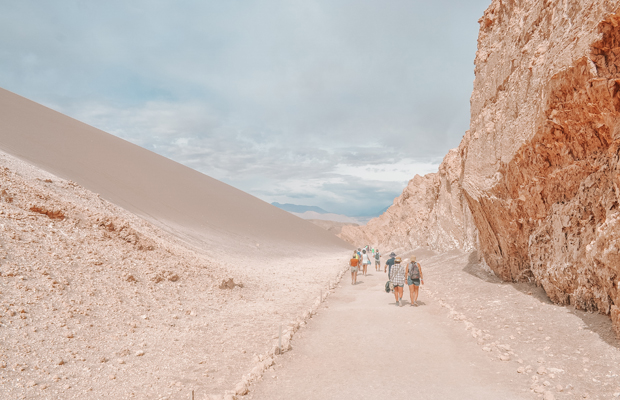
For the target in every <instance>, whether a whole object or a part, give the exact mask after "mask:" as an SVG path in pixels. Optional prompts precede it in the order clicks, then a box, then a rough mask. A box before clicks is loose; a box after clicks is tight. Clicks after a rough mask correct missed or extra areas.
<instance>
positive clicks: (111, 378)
mask: <svg viewBox="0 0 620 400" xmlns="http://www.w3.org/2000/svg"><path fill="white" fill-rule="evenodd" d="M108 378H110V380H111V381H113V380H114V379H116V376H114V375H110V376H109V377H108Z"/></svg>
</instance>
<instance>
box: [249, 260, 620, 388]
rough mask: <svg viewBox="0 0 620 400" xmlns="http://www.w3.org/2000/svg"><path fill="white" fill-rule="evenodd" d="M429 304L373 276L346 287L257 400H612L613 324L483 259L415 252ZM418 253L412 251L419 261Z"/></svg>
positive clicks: (615, 376)
mask: <svg viewBox="0 0 620 400" xmlns="http://www.w3.org/2000/svg"><path fill="white" fill-rule="evenodd" d="M413 253H414V254H416V255H417V256H418V260H421V261H420V263H421V265H422V266H423V272H424V277H425V285H424V286H422V289H421V291H420V298H419V300H418V302H419V304H420V305H419V306H418V307H412V306H411V305H410V302H409V293H408V290H407V289H405V293H404V296H403V300H405V301H404V303H405V304H404V305H403V306H402V307H396V306H395V301H394V296H393V295H392V294H387V293H385V291H384V290H383V289H384V284H385V282H386V279H387V278H386V274H385V273H384V272H383V271H381V272H375V270H374V267H373V268H371V271H369V273H368V275H367V276H361V277H359V278H358V284H357V285H355V286H353V285H351V282H350V279H347V278H348V277H345V278H344V279H343V280H342V281H341V283H340V285H339V286H338V288H336V289H335V290H334V291H332V292H331V293H330V295H329V297H327V299H326V301H325V302H323V303H322V305H321V307H320V308H319V311H318V313H317V315H316V316H314V317H312V318H311V319H310V322H308V324H307V325H306V326H305V327H304V328H303V329H302V330H300V332H299V333H297V335H296V336H295V337H294V339H293V341H292V345H293V350H292V351H290V352H288V353H286V354H285V355H284V356H282V357H279V358H276V359H275V364H274V365H273V366H272V367H271V368H270V369H269V370H268V371H267V373H266V374H265V375H264V377H263V380H262V381H260V382H258V383H256V384H255V385H254V386H253V387H252V391H251V393H250V395H249V397H250V398H253V399H290V398H304V399H326V398H330V399H346V398H351V397H355V398H360V399H380V398H421V399H539V398H542V399H545V400H549V399H611V398H618V397H620V380H619V375H620V366H619V364H618V361H619V360H620V351H619V347H620V346H619V344H618V341H617V340H616V339H615V335H614V332H613V330H612V328H611V322H610V321H609V318H607V317H605V316H603V315H600V314H593V313H588V312H583V311H579V310H575V309H574V308H573V307H567V306H564V307H563V306H558V305H554V304H552V303H551V302H550V301H549V299H548V298H547V296H546V295H545V294H544V292H543V291H542V289H540V288H537V287H536V286H535V285H530V284H512V283H505V282H502V281H500V280H499V279H498V278H497V277H496V276H495V275H494V274H492V273H491V272H490V271H489V270H488V269H486V268H484V267H483V265H482V264H481V263H479V262H478V256H477V254H476V253H475V252H472V253H464V252H461V251H452V252H449V253H444V254H436V253H433V252H432V251H429V250H424V249H418V250H416V251H414V252H413ZM409 254H412V253H409Z"/></svg>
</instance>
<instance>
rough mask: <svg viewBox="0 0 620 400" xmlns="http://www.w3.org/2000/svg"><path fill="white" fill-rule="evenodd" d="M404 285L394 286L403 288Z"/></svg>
mask: <svg viewBox="0 0 620 400" xmlns="http://www.w3.org/2000/svg"><path fill="white" fill-rule="evenodd" d="M403 286H404V285H394V287H403Z"/></svg>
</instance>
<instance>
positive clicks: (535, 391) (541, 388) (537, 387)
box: [532, 385, 545, 394]
mask: <svg viewBox="0 0 620 400" xmlns="http://www.w3.org/2000/svg"><path fill="white" fill-rule="evenodd" d="M532 390H533V391H534V393H538V394H542V393H544V391H545V389H544V388H543V387H542V386H539V385H535V386H534V387H533V389H532Z"/></svg>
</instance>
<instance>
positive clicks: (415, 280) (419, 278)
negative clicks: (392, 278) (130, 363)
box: [407, 256, 424, 307]
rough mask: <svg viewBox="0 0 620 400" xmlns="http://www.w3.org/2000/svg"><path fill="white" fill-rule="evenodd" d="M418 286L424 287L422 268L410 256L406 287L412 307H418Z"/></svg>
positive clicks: (414, 258) (413, 257)
mask: <svg viewBox="0 0 620 400" xmlns="http://www.w3.org/2000/svg"><path fill="white" fill-rule="evenodd" d="M420 284H422V285H424V276H423V275H422V267H421V266H420V264H419V263H418V262H416V257H415V256H411V262H410V263H409V264H408V265H407V285H409V296H411V305H412V306H416V307H417V306H418V294H419V291H420Z"/></svg>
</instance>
